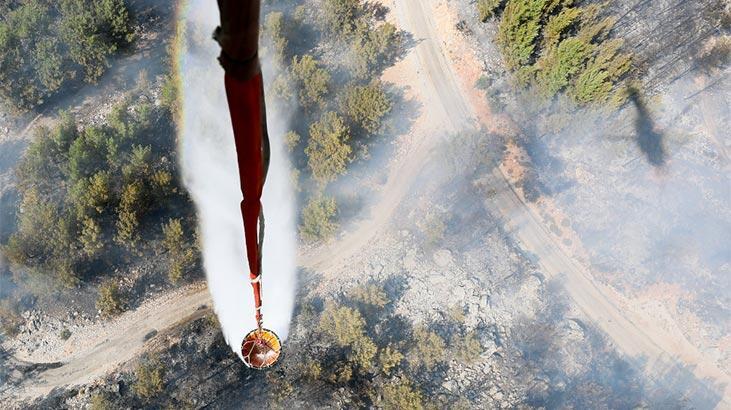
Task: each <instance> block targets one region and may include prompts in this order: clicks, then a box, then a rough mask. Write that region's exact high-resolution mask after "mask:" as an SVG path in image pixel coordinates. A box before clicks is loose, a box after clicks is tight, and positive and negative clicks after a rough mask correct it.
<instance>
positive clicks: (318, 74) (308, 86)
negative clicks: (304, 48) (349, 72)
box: [290, 54, 330, 108]
mask: <svg viewBox="0 0 731 410" xmlns="http://www.w3.org/2000/svg"><path fill="white" fill-rule="evenodd" d="M290 70H291V73H292V77H293V79H294V80H295V81H296V85H297V86H298V87H299V90H300V92H299V100H300V104H302V106H303V107H305V108H310V107H313V106H322V105H324V103H325V99H324V96H325V94H327V91H328V89H329V87H330V73H328V72H327V70H325V69H324V68H322V67H320V64H319V62H318V61H317V60H315V58H314V57H312V56H311V55H309V54H305V55H303V56H302V57H300V58H298V57H297V56H294V57H293V58H292V65H291V66H290Z"/></svg>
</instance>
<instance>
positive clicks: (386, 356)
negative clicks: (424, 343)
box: [378, 346, 404, 375]
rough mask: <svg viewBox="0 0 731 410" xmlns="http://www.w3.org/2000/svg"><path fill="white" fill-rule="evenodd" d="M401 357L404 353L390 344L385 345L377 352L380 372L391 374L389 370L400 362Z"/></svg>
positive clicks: (402, 357)
mask: <svg viewBox="0 0 731 410" xmlns="http://www.w3.org/2000/svg"><path fill="white" fill-rule="evenodd" d="M403 359H404V355H403V354H401V352H399V351H398V350H397V349H395V348H393V347H391V346H386V347H385V348H384V349H381V351H380V352H379V354H378V365H379V366H380V370H381V372H383V374H386V375H388V374H391V370H393V369H394V368H396V367H397V366H398V365H399V364H401V361H402V360H403Z"/></svg>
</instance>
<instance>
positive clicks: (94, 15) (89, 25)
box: [58, 0, 132, 82]
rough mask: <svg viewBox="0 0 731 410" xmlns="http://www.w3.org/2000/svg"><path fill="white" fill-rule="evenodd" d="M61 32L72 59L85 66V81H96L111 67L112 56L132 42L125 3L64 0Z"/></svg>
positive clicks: (108, 0) (109, 0)
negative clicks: (109, 60)
mask: <svg viewBox="0 0 731 410" xmlns="http://www.w3.org/2000/svg"><path fill="white" fill-rule="evenodd" d="M58 7H59V11H60V16H61V18H60V21H59V23H58V30H59V34H60V36H61V38H62V39H63V41H64V43H65V44H66V46H67V47H68V51H69V55H70V57H71V59H72V60H73V61H74V62H76V63H77V64H79V65H81V66H82V68H83V70H84V75H85V79H86V81H88V82H94V81H96V80H97V79H98V78H99V77H100V76H101V75H102V74H103V73H104V71H105V70H106V68H107V67H108V66H109V62H108V58H109V56H110V55H111V54H112V53H114V52H115V51H117V49H118V48H120V47H122V46H125V45H126V44H127V43H129V42H130V41H131V40H132V28H131V24H130V20H129V14H128V12H127V8H126V6H125V4H124V1H123V0H100V1H95V2H93V3H89V2H88V1H85V0H61V1H60V2H59V6H58Z"/></svg>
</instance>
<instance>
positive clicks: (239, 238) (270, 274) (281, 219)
mask: <svg viewBox="0 0 731 410" xmlns="http://www.w3.org/2000/svg"><path fill="white" fill-rule="evenodd" d="M182 17H183V18H184V19H185V24H186V30H185V44H184V46H183V49H182V55H181V56H180V59H181V60H180V62H181V71H182V73H181V74H182V86H183V101H184V103H183V125H182V135H181V142H180V144H181V166H182V170H183V171H182V172H183V179H184V183H185V186H186V187H187V189H188V191H189V192H190V194H191V196H192V198H193V201H194V202H195V204H196V207H197V210H198V218H199V222H200V231H201V234H202V243H203V244H202V246H203V264H204V268H205V271H206V277H207V279H208V289H209V291H210V292H211V295H212V296H213V302H214V308H215V311H216V314H217V315H218V319H219V322H220V323H221V327H222V329H223V334H224V337H225V338H226V341H227V343H228V344H229V345H230V346H231V348H232V350H233V351H234V352H236V353H237V354H238V355H239V356H241V352H240V348H241V342H242V340H243V338H244V336H245V335H246V333H248V332H249V331H250V330H252V329H254V328H255V327H256V322H255V320H254V301H253V294H252V289H251V285H250V283H249V280H248V277H249V275H248V273H249V272H248V264H247V261H246V256H245V248H244V233H243V232H244V231H243V222H242V219H241V211H240V208H239V203H240V201H241V198H242V194H241V190H240V186H239V179H238V170H237V163H236V151H235V147H234V140H233V132H232V130H231V118H230V116H229V111H228V106H227V102H226V95H225V89H224V83H223V70H222V69H221V68H220V66H219V64H218V61H217V60H216V57H217V56H218V53H219V50H220V49H219V47H218V44H216V43H215V42H214V41H213V40H212V39H211V33H212V32H213V29H214V28H215V27H216V26H217V25H218V22H219V16H218V10H217V9H216V7H215V6H213V4H212V3H211V2H210V1H203V0H193V1H191V2H190V4H189V5H188V7H187V10H185V11H184V12H183V16H182ZM267 78H272V77H271V76H266V75H265V81H266V80H267ZM267 108H268V112H267V119H268V126H269V137H270V139H271V164H270V168H269V174H268V176H267V183H266V185H265V187H264V194H263V199H262V201H263V206H264V216H265V218H266V233H265V237H264V255H263V262H262V265H263V267H262V272H263V276H262V279H263V285H262V286H263V288H262V292H263V295H262V299H263V314H264V326H265V327H267V328H269V329H272V330H274V331H275V332H276V333H277V334H278V335H279V336H280V337H281V338H282V339H285V338H286V337H287V333H288V328H289V321H290V317H291V314H292V309H293V307H294V293H295V286H296V263H295V257H296V234H295V221H294V212H295V208H294V202H295V195H294V193H293V190H292V188H291V186H290V185H291V180H290V175H291V174H290V169H289V163H288V158H287V157H286V155H285V150H284V147H283V140H282V136H283V134H284V132H285V131H286V128H285V124H286V121H283V120H282V116H281V115H280V114H279V113H277V111H276V107H274V105H273V104H271V103H268V104H267ZM272 108H274V109H272Z"/></svg>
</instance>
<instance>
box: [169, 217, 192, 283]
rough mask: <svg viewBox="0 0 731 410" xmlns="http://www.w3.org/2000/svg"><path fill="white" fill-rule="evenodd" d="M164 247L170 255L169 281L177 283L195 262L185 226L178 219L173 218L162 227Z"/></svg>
mask: <svg viewBox="0 0 731 410" xmlns="http://www.w3.org/2000/svg"><path fill="white" fill-rule="evenodd" d="M162 232H163V247H164V248H165V250H166V251H167V254H168V279H170V281H171V282H173V283H177V282H178V281H180V279H182V277H183V275H184V274H185V272H186V271H187V270H188V269H190V267H191V265H192V264H193V262H194V261H195V252H194V251H193V249H192V248H191V247H190V246H188V245H186V243H185V242H186V241H185V234H184V233H183V224H182V222H181V220H180V219H178V218H171V219H170V220H169V221H168V223H167V224H164V225H163V227H162Z"/></svg>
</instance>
